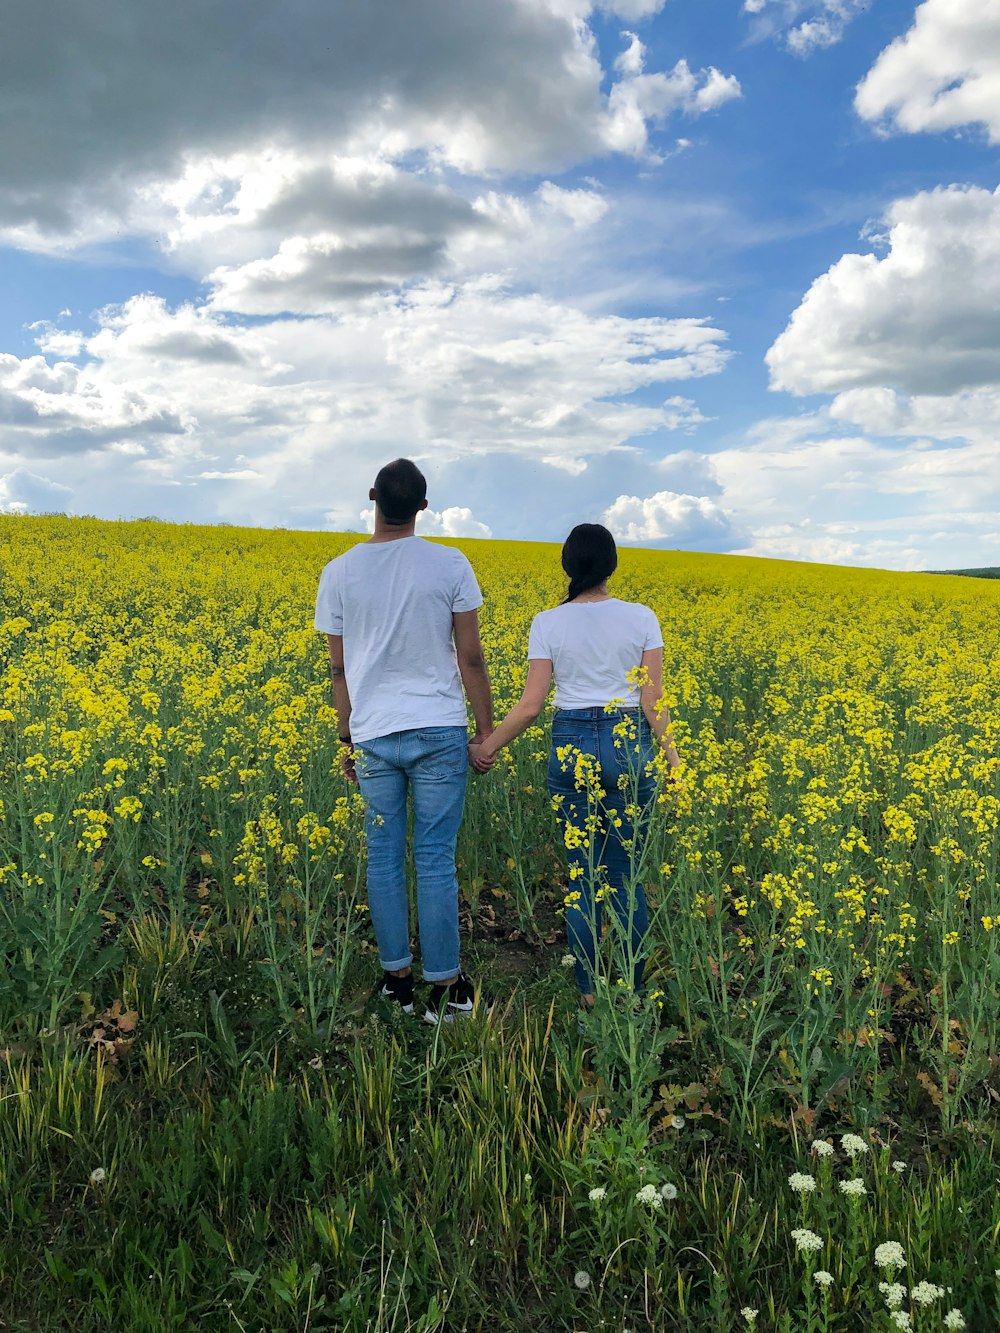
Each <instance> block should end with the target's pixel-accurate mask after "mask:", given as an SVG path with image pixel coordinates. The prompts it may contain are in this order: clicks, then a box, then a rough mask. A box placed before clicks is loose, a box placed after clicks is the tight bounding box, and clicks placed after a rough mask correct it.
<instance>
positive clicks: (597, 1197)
mask: <svg viewBox="0 0 1000 1333" xmlns="http://www.w3.org/2000/svg"><path fill="white" fill-rule="evenodd" d="M607 1192H608V1191H607V1190H606V1189H605V1188H604V1186H603V1185H595V1186H594V1188H593V1189H592V1190H591V1191H590V1194H589V1196H588V1197H589V1199H590V1202H591V1203H600V1202H601V1200H602V1199H603V1198H604V1197H605V1195H606V1194H607Z"/></svg>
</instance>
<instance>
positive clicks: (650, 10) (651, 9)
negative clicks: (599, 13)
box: [600, 0, 666, 23]
mask: <svg viewBox="0 0 1000 1333" xmlns="http://www.w3.org/2000/svg"><path fill="white" fill-rule="evenodd" d="M665 4H666V0H603V2H602V4H601V6H600V8H601V9H604V10H606V11H607V12H608V13H609V14H614V15H615V16H616V17H617V18H620V19H624V20H625V22H626V23H638V22H640V20H642V19H648V18H652V17H653V15H654V14H658V13H659V12H660V10H661V9H662V8H663V6H664V5H665Z"/></svg>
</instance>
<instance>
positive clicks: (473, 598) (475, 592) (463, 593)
mask: <svg viewBox="0 0 1000 1333" xmlns="http://www.w3.org/2000/svg"><path fill="white" fill-rule="evenodd" d="M457 554H458V556H459V561H458V569H457V571H456V578H455V591H454V594H453V595H452V603H451V609H452V611H477V610H478V609H479V607H481V606H482V604H483V594H482V593H481V592H480V591H479V584H478V583H477V582H476V576H475V574H474V573H473V572H472V566H471V565H470V564H469V562H468V560H466V558H465V556H464V555H462V553H461V551H459V552H458V553H457Z"/></svg>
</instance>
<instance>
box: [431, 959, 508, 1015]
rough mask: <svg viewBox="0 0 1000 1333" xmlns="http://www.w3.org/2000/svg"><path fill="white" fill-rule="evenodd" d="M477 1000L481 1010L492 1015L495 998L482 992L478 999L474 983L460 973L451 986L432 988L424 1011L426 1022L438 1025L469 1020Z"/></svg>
mask: <svg viewBox="0 0 1000 1333" xmlns="http://www.w3.org/2000/svg"><path fill="white" fill-rule="evenodd" d="M477 998H478V1004H479V1008H480V1010H481V1011H482V1010H485V1011H486V1013H491V1012H492V1010H493V1005H494V1004H495V1000H494V999H493V996H492V995H484V994H483V993H482V992H481V991H480V992H479V995H478V997H477V995H476V988H475V986H474V985H473V983H472V982H471V981H470V980H469V978H468V977H467V976H466V975H465V973H464V972H460V973H459V974H458V977H457V978H456V979H455V980H454V981H452V982H451V983H450V984H447V985H446V984H444V983H441V982H438V983H436V984H435V985H433V986H432V987H431V990H430V994H429V995H428V997H427V1008H426V1009H425V1010H424V1022H425V1023H432V1024H435V1025H436V1024H438V1023H454V1021H455V1019H456V1018H468V1016H469V1015H470V1014H471V1013H472V1010H473V1006H474V1005H475V1004H476V1002H477Z"/></svg>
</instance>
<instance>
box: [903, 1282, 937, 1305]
mask: <svg viewBox="0 0 1000 1333" xmlns="http://www.w3.org/2000/svg"><path fill="white" fill-rule="evenodd" d="M943 1295H944V1287H936V1286H935V1285H934V1283H933V1282H918V1283H917V1285H916V1286H915V1287H914V1288H913V1289H912V1291H911V1292H910V1298H911V1299H912V1300H915V1301H916V1303H917V1304H918V1305H933V1304H934V1302H935V1301H939V1300H940V1299H941V1297H942V1296H943Z"/></svg>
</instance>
